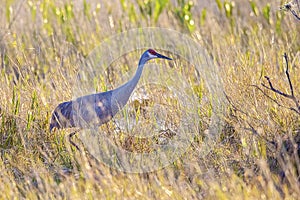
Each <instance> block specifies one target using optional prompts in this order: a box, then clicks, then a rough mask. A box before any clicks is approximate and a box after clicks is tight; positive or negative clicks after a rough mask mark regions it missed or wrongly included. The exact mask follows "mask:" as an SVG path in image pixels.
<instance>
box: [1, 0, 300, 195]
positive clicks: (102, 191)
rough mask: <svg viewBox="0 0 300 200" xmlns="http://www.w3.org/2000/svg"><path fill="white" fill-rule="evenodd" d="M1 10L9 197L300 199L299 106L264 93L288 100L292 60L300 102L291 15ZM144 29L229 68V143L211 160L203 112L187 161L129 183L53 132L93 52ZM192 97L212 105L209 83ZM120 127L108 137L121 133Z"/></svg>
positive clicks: (77, 5)
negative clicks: (181, 41) (268, 82)
mask: <svg viewBox="0 0 300 200" xmlns="http://www.w3.org/2000/svg"><path fill="white" fill-rule="evenodd" d="M2 4H3V5H2V6H1V7H0V58H1V62H0V70H1V71H0V73H1V78H0V81H1V83H0V84H1V87H0V92H1V96H0V120H1V121H0V122H1V125H0V141H1V142H0V151H1V159H0V163H1V164H0V167H1V173H0V174H1V176H0V182H1V184H0V191H1V193H0V196H1V198H3V199H8V198H29V199H35V198H47V199H49V198H51V199H52V198H53V199H54V198H55V199H56V198H58V199H65V198H68V199H69V198H70V199H71V198H76V199H81V198H82V197H83V196H84V197H85V198H89V199H92V198H109V199H115V198H137V199H152V198H154V199H170V198H174V199H196V198H208V199H212V198H218V199H241V198H244V199H262V198H269V199H280V198H289V199H297V198H298V196H299V195H300V190H299V188H300V187H299V174H300V169H299V168H300V163H299V143H300V138H299V134H300V120H299V119H300V118H299V115H298V114H297V113H295V112H293V111H291V110H290V109H289V107H292V106H294V105H293V102H290V101H289V100H288V99H286V98H283V97H281V96H279V95H276V94H275V93H273V92H272V91H269V90H266V89H264V88H263V87H261V83H262V82H264V81H265V80H264V78H263V77H264V75H268V76H269V77H271V78H272V82H273V83H274V84H276V87H277V88H279V89H280V90H281V91H287V92H288V91H289V90H288V89H289V87H288V83H287V81H286V79H285V75H284V72H285V63H284V60H283V58H282V55H283V53H284V52H287V54H288V56H289V58H290V75H291V80H292V83H293V86H294V88H295V95H296V96H298V98H299V99H300V94H299V88H300V81H299V73H300V71H299V70H300V69H299V55H300V54H299V50H300V49H299V47H300V39H299V32H300V26H299V22H297V21H296V20H295V19H294V18H293V16H290V15H286V13H284V12H282V11H279V9H278V8H279V6H280V5H276V4H275V3H269V1H255V0H252V1H246V0H243V1H219V0H216V1H215V2H208V1H207V2H202V1H201V2H197V1H185V0H176V1H167V0H162V1H139V0H131V1H122V0H121V1H117V0H114V1H110V2H98V1H85V0H84V1H76V2H74V1H48V0H42V1H35V0H33V1H14V0H7V1H5V2H3V3H2ZM146 26H158V27H165V28H170V29H175V30H177V31H181V32H183V33H187V34H189V35H190V36H191V37H192V38H193V39H194V40H195V41H197V42H198V43H199V44H200V45H202V46H203V47H204V48H206V49H207V50H208V52H209V54H210V55H211V57H212V58H213V59H214V61H215V63H216V64H218V65H219V70H220V72H221V74H222V79H223V81H224V87H225V91H224V92H225V94H226V96H227V97H228V99H227V100H228V102H227V103H228V107H227V113H225V114H224V116H222V118H223V119H224V121H225V125H224V127H223V130H222V133H221V137H220V141H218V143H217V144H218V145H217V146H216V147H215V148H214V149H212V151H211V152H210V153H209V154H208V155H206V156H205V158H202V156H200V155H199V152H200V150H199V149H200V148H201V146H202V145H205V144H203V142H202V138H203V136H204V134H205V133H206V132H205V129H206V128H207V125H208V124H209V117H210V107H209V105H206V104H205V105H204V106H203V108H202V109H203V110H201V111H199V112H200V114H199V115H200V116H201V119H199V121H200V122H199V123H200V133H197V138H195V141H194V143H193V144H192V146H191V147H190V149H188V151H187V152H186V153H185V154H184V155H183V156H182V157H181V158H179V159H178V160H176V161H175V162H174V163H172V164H171V165H169V166H168V167H166V168H164V169H162V170H159V171H155V172H151V173H144V174H127V173H122V172H120V171H118V170H115V169H112V168H109V167H107V166H105V165H104V164H102V163H100V162H97V160H95V159H94V158H93V157H91V156H90V155H89V154H88V153H86V152H84V151H83V152H78V151H76V150H74V149H73V148H72V147H70V144H69V143H68V141H67V140H66V139H65V135H67V134H68V133H70V130H62V131H57V132H55V133H50V132H49V131H48V124H49V118H50V115H51V111H52V110H53V109H54V108H55V106H56V105H57V104H58V103H59V102H62V101H65V100H69V99H71V98H72V96H73V94H72V86H73V85H74V77H75V76H76V74H77V71H78V69H79V66H80V65H81V64H82V63H83V62H84V59H85V58H86V57H87V56H88V54H89V52H90V51H91V50H93V48H95V47H97V46H98V45H99V44H100V43H101V41H103V40H104V39H105V38H106V37H109V36H110V35H112V34H115V33H119V32H121V31H124V30H128V29H130V28H135V27H146ZM154 48H155V47H154ZM137 59H138V54H135V55H133V56H132V57H128V58H124V59H123V60H122V58H121V59H120V62H118V63H116V64H115V65H116V66H113V69H114V70H115V71H116V73H115V74H114V72H113V71H112V72H107V73H104V74H101V75H99V77H100V78H99V79H98V80H97V82H96V85H95V87H98V88H96V89H97V90H99V91H104V90H106V89H111V88H106V87H109V86H110V84H111V85H112V86H115V83H114V82H113V81H114V79H110V78H109V77H108V75H106V74H110V75H111V76H117V75H118V73H119V72H126V71H129V69H128V68H129V67H132V66H134V64H135V63H136V62H137ZM178 62H179V63H176V64H175V65H174V67H175V69H177V70H178V71H180V70H182V71H183V72H182V73H183V74H185V75H187V76H188V77H195V73H194V70H193V69H194V68H193V66H189V64H188V63H186V62H184V61H178ZM186 69H189V70H187V71H184V70H186ZM118 70H119V71H118ZM196 78H197V77H196ZM204 78H205V77H204ZM204 78H203V79H204ZM145 79H147V77H145ZM190 87H191V88H192V90H193V91H194V92H195V93H196V94H197V95H198V96H199V97H201V98H204V97H205V96H209V94H208V92H207V89H206V88H207V86H205V85H204V84H203V81H202V82H201V81H200V83H199V82H193V81H191V82H190ZM264 93H265V94H267V95H268V96H270V97H272V98H273V99H275V100H276V101H277V102H278V103H275V102H274V101H273V100H272V99H270V98H268V97H267V96H266V95H265V94H264ZM110 125H111V126H108V127H103V129H112V127H113V125H112V124H110ZM108 137H110V136H108ZM119 139H120V138H119ZM122 139H123V138H121V139H120V141H121V142H122ZM77 141H78V142H80V141H79V140H77ZM133 150H135V149H134V146H133Z"/></svg>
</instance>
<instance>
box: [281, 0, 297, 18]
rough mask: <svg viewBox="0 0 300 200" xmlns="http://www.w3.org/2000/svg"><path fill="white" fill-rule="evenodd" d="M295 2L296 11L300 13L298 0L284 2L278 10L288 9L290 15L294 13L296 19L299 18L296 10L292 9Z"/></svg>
mask: <svg viewBox="0 0 300 200" xmlns="http://www.w3.org/2000/svg"><path fill="white" fill-rule="evenodd" d="M295 4H297V8H298V12H299V13H300V3H299V0H295V2H293V1H291V2H289V3H286V4H284V5H283V6H281V7H280V10H285V11H289V12H291V13H292V15H294V17H295V18H296V19H298V20H300V16H299V15H298V14H297V12H296V11H295V10H294V9H293V7H296V5H295Z"/></svg>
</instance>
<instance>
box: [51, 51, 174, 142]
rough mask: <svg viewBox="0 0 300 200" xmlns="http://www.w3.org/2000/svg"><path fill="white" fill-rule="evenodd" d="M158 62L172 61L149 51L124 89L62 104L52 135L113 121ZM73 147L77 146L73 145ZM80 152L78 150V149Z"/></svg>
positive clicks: (53, 117) (52, 126)
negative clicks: (147, 69) (150, 63)
mask: <svg viewBox="0 0 300 200" xmlns="http://www.w3.org/2000/svg"><path fill="white" fill-rule="evenodd" d="M154 58H162V59H168V60H172V59H171V58H168V57H166V56H163V55H161V54H158V53H157V52H155V51H154V50H152V49H148V50H147V51H145V52H144V53H143V55H142V56H141V58H140V61H139V65H138V68H137V70H136V73H135V75H134V76H133V78H132V79H131V80H130V81H128V82H127V83H125V84H124V85H122V86H120V87H118V88H116V89H113V90H110V91H107V92H102V93H96V94H90V95H86V96H82V97H79V98H77V99H75V100H71V101H66V102H63V103H60V104H59V105H58V106H57V107H56V108H55V110H54V111H53V114H52V117H51V121H50V131H52V130H53V129H54V128H58V129H62V128H70V127H78V128H87V127H89V126H100V125H101V124H104V123H107V122H108V121H110V120H111V119H112V118H113V117H114V116H115V114H117V113H118V111H119V110H120V109H122V108H123V107H124V106H125V105H126V103H127V101H128V99H129V97H130V95H131V94H132V92H133V90H134V88H135V87H136V85H137V83H138V81H139V79H140V77H141V75H142V72H143V68H144V65H145V63H146V62H147V61H149V60H151V59H154ZM73 135H74V134H73ZM73 135H70V137H72V136H73ZM70 142H71V141H70ZM71 143H72V144H73V145H75V144H74V143H73V142H71ZM75 146H76V145H75ZM76 148H78V147H77V146H76Z"/></svg>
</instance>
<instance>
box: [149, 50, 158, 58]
mask: <svg viewBox="0 0 300 200" xmlns="http://www.w3.org/2000/svg"><path fill="white" fill-rule="evenodd" d="M148 52H149V53H150V54H152V55H154V56H155V55H156V54H157V53H156V52H155V51H154V50H153V49H149V50H148Z"/></svg>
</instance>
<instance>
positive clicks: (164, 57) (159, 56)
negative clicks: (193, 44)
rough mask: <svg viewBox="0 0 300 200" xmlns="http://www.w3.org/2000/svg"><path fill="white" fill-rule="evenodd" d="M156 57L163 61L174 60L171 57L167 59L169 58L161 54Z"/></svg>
mask: <svg viewBox="0 0 300 200" xmlns="http://www.w3.org/2000/svg"><path fill="white" fill-rule="evenodd" d="M156 56H157V58H162V59H167V60H172V58H169V57H167V56H163V55H161V54H159V53H158V54H156Z"/></svg>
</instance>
